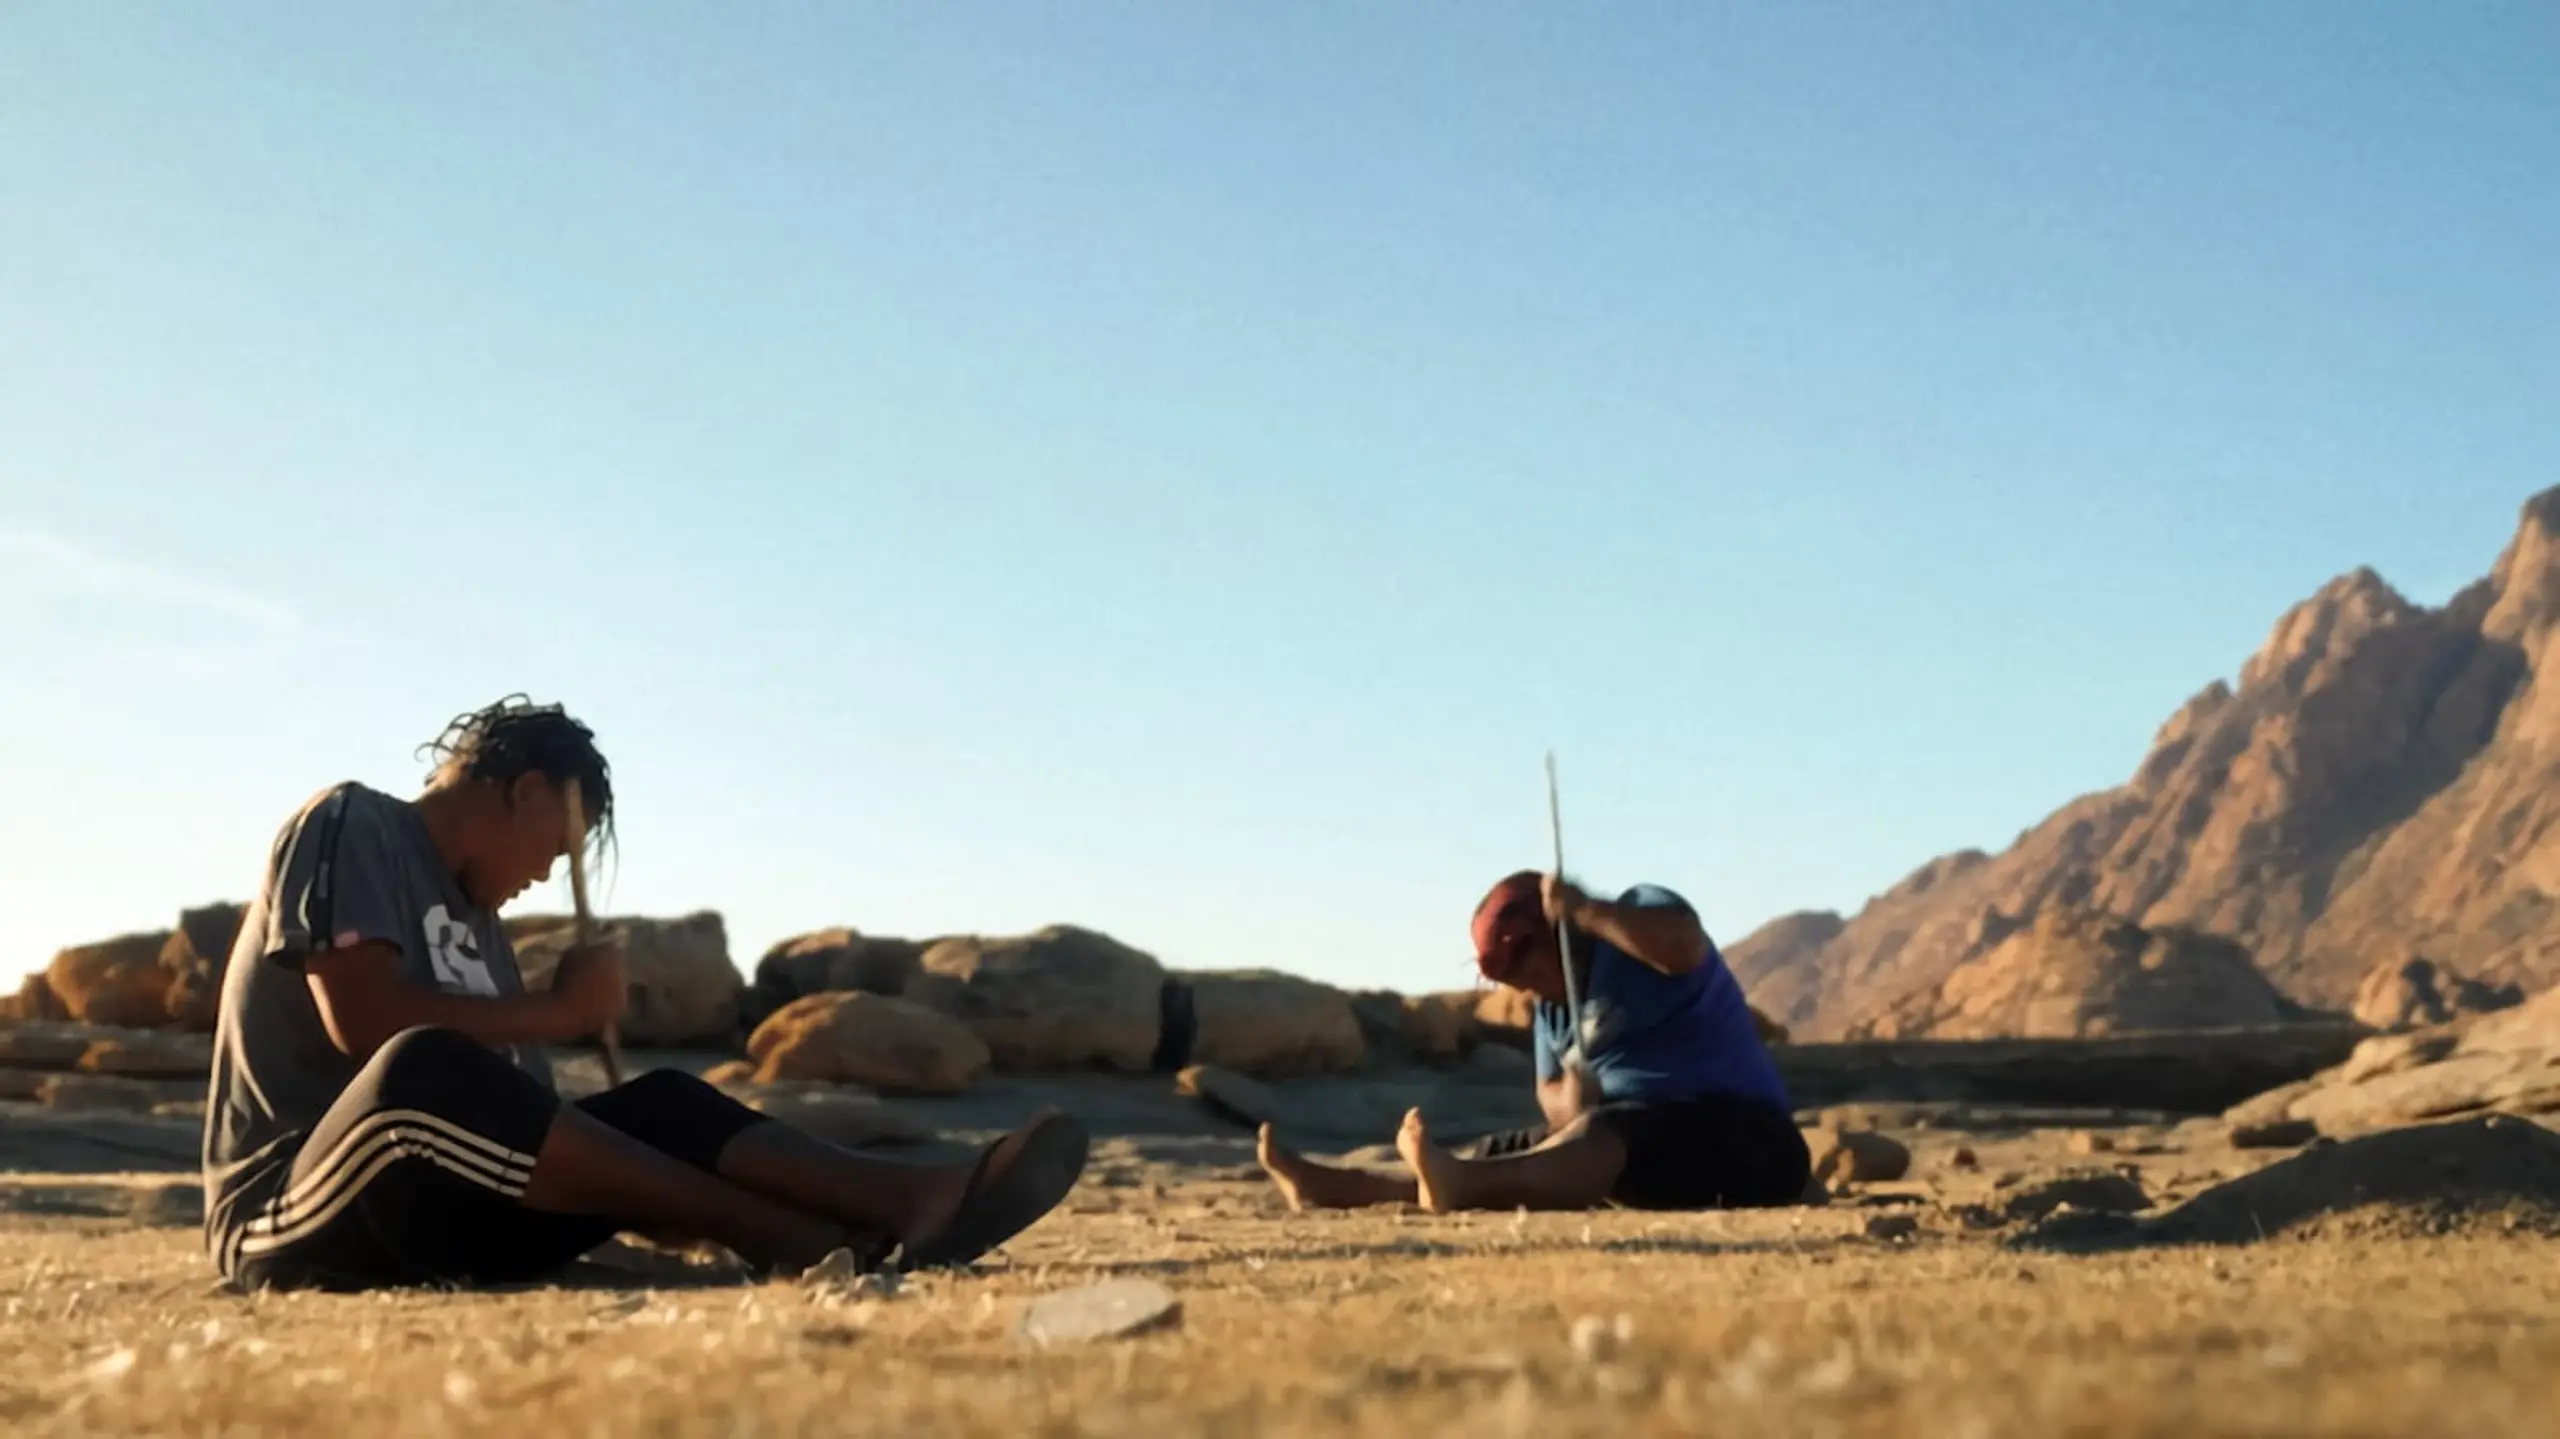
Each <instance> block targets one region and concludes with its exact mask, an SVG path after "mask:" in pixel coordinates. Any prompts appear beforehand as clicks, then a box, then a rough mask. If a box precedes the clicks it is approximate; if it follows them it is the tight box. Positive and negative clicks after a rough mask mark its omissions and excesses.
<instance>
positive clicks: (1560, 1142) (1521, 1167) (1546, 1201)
mask: <svg viewBox="0 0 2560 1439" xmlns="http://www.w3.org/2000/svg"><path fill="white" fill-rule="evenodd" d="M1396 1152H1397V1153H1398V1154H1401V1155H1403V1156H1404V1162H1405V1163H1406V1164H1407V1165H1408V1166H1409V1167H1411V1168H1412V1170H1413V1177H1414V1186H1415V1189H1416V1191H1417V1193H1418V1195H1419V1201H1420V1203H1421V1205H1422V1207H1423V1208H1425V1209H1427V1210H1430V1211H1431V1212H1432V1213H1434V1214H1447V1213H1449V1212H1451V1211H1453V1210H1459V1209H1591V1208H1595V1207H1597V1206H1599V1205H1601V1204H1603V1203H1605V1202H1607V1200H1608V1198H1609V1192H1610V1190H1611V1189H1613V1188H1615V1187H1616V1185H1617V1183H1618V1176H1619V1174H1620V1173H1621V1172H1622V1171H1623V1170H1624V1169H1625V1168H1626V1165H1627V1148H1626V1145H1625V1144H1624V1143H1623V1142H1622V1141H1621V1140H1620V1139H1619V1137H1618V1135H1617V1133H1616V1132H1615V1131H1614V1130H1613V1129H1611V1128H1610V1127H1609V1126H1608V1125H1606V1124H1601V1123H1597V1122H1595V1116H1593V1115H1589V1114H1585V1115H1583V1116H1581V1117H1580V1118H1578V1119H1576V1120H1574V1121H1573V1122H1572V1123H1571V1124H1567V1125H1564V1126H1561V1127H1559V1128H1556V1129H1553V1130H1550V1131H1548V1132H1547V1134H1546V1136H1545V1137H1544V1138H1543V1139H1541V1140H1540V1141H1539V1142H1538V1144H1537V1145H1536V1146H1535V1147H1533V1148H1530V1149H1526V1150H1522V1151H1520V1152H1517V1153H1511V1154H1503V1155H1499V1156H1496V1157H1493V1158H1487V1159H1462V1158H1460V1157H1459V1156H1457V1155H1456V1154H1453V1153H1451V1152H1450V1151H1448V1150H1446V1149H1443V1148H1441V1147H1440V1146H1438V1145H1436V1144H1433V1143H1432V1142H1431V1133H1430V1130H1429V1128H1428V1127H1427V1126H1425V1125H1424V1123H1423V1121H1422V1111H1421V1110H1419V1109H1415V1110H1408V1111H1407V1112H1406V1114H1405V1117H1404V1127H1403V1128H1402V1129H1401V1130H1399V1131H1397V1133H1396Z"/></svg>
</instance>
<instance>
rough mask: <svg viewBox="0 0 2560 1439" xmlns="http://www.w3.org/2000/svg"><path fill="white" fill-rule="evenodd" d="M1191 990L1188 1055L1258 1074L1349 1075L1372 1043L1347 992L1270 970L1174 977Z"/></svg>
mask: <svg viewBox="0 0 2560 1439" xmlns="http://www.w3.org/2000/svg"><path fill="white" fill-rule="evenodd" d="M1177 978H1178V979H1180V980H1181V981H1182V982H1183V983H1184V984H1185V985H1187V986H1189V988H1190V990H1191V1013H1192V1023H1193V1031H1192V1041H1191V1055H1190V1057H1191V1058H1192V1059H1193V1060H1194V1061H1195V1062H1197V1063H1200V1064H1207V1065H1213V1066H1216V1067H1219V1068H1223V1069H1230V1070H1234V1071H1236V1072H1237V1073H1239V1074H1249V1075H1254V1076H1256V1077H1259V1078H1263V1079H1286V1078H1295V1077H1298V1076H1302V1075H1313V1074H1349V1073H1351V1072H1352V1071H1354V1070H1357V1069H1359V1068H1360V1067H1361V1065H1362V1064H1363V1063H1364V1062H1365V1061H1366V1060H1367V1058H1368V1053H1369V1046H1368V1043H1367V1041H1366V1039H1365V1038H1364V1037H1363V1036H1362V1034H1361V1029H1360V1017H1359V1015H1358V1014H1357V1013H1355V1012H1354V1011H1353V1009H1352V1007H1351V996H1350V995H1348V994H1345V993H1343V992H1342V991H1341V990H1338V989H1335V988H1333V987H1332V986H1331V985H1326V984H1318V983H1317V982H1315V981H1314V980H1311V979H1301V978H1299V977H1298V976H1296V975H1294V974H1281V973H1278V972H1276V971H1272V970H1251V971H1244V972H1239V973H1233V974H1215V973H1190V974H1182V975H1179V976H1177Z"/></svg>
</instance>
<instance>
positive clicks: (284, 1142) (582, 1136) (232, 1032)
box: [204, 696, 1089, 1289]
mask: <svg viewBox="0 0 2560 1439" xmlns="http://www.w3.org/2000/svg"><path fill="white" fill-rule="evenodd" d="M428 748H429V749H430V750H431V751H433V753H434V754H435V757H436V758H437V760H438V761H439V763H438V764H437V765H436V767H435V769H434V772H433V774H432V775H431V776H430V778H429V780H428V783H427V786H426V788H425V790H424V792H423V793H421V794H420V795H419V796H418V797H417V798H416V799H413V800H402V799H399V798H395V797H393V796H391V795H387V794H384V793H382V792H380V791H378V790H374V789H370V788H367V787H366V786H364V785H362V784H357V783H352V782H350V783H343V784H339V785H335V786H333V787H331V788H329V789H327V790H324V791H322V792H321V793H320V794H318V795H316V796H314V797H313V798H312V799H311V800H310V801H308V802H306V803H305V804H304V805H303V806H302V808H301V809H300V810H299V811H298V812H297V813H295V814H294V815H293V816H292V817H291V818H290V819H289V820H288V821H287V822H286V823H285V824H284V826H283V827H282V829H281V830H280V831H279V832H278V834H277V836H276V838H275V841H274V844H273V847H272V848H271V850H270V851H269V854H268V858H267V870H266V875H265V878H264V879H263V880H262V882H261V883H260V885H259V889H258V893H257V897H256V899H255V901H254V902H253V903H252V904H251V905H250V906H249V909H248V913H247V916H246V918H245V920H244V922H243V923H242V925H241V929H240V937H239V939H238V941H237V942H236V943H235V944H234V945H233V947H232V951H231V957H230V963H229V966H228V969H227V972H226V974H225V975H224V978H223V983H222V998H221V1009H220V1014H219V1018H218V1020H217V1023H216V1029H215V1035H214V1055H215V1058H214V1067H213V1076H212V1080H211V1083H210V1087H209V1090H208V1096H207V1104H206V1112H205V1131H204V1188H205V1239H206V1244H207V1246H208V1248H209V1249H210V1250H211V1252H212V1255H213V1258H214V1261H215V1265H216V1267H217V1268H218V1269H219V1270H220V1272H221V1273H222V1275H223V1277H224V1278H225V1279H227V1280H229V1281H230V1282H231V1283H232V1284H233V1285H234V1286H236V1287H239V1288H243V1289H298V1288H320V1289H365V1288H375V1287H389V1286H412V1285H437V1286H465V1287H468V1286H478V1285H489V1284H512V1283H525V1282H532V1281H536V1280H541V1279H544V1278H547V1277H551V1276H554V1275H557V1274H558V1273H560V1272H561V1271H563V1270H565V1269H566V1268H568V1267H569V1266H570V1265H571V1264H572V1263H573V1262H575V1261H576V1260H577V1259H578V1258H579V1257H580V1256H581V1255H583V1254H585V1253H587V1252H588V1251H590V1250H593V1249H595V1248H597V1247H598V1246H600V1245H602V1244H603V1243H605V1242H606V1241H607V1240H609V1239H611V1238H613V1237H614V1236H615V1235H616V1234H618V1233H623V1232H633V1233H638V1234H642V1235H646V1236H650V1237H653V1238H659V1239H664V1240H668V1241H671V1242H697V1241H703V1240H708V1241H712V1242H716V1243H719V1244H722V1245H725V1246H727V1247H728V1248H729V1249H730V1250H731V1251H733V1252H734V1253H736V1254H737V1255H738V1256H739V1257H740V1258H742V1259H744V1260H746V1261H747V1262H748V1263H749V1264H750V1265H753V1266H755V1267H756V1268H758V1269H759V1270H762V1271H764V1272H768V1273H771V1272H786V1273H796V1272H798V1271H800V1270H803V1269H805V1268H807V1267H808V1266H810V1265H812V1264H814V1263H816V1262H817V1261H819V1260H821V1259H824V1258H826V1257H828V1256H829V1255H830V1254H832V1253H834V1252H835V1251H836V1250H838V1249H850V1250H852V1251H853V1252H854V1253H855V1255H856V1256H857V1258H859V1259H862V1260H863V1261H864V1262H866V1263H868V1262H878V1261H880V1260H883V1259H886V1258H888V1257H889V1256H890V1253H891V1251H892V1250H893V1249H894V1250H895V1251H896V1254H897V1256H898V1261H899V1262H900V1263H901V1264H902V1265H903V1266H904V1267H906V1268H910V1269H915V1268H930V1267H935V1266H939V1265H950V1264H965V1263H967V1262H969V1261H970V1260H972V1259H974V1258H976V1257H977V1256H979V1255H981V1254H983V1253H985V1252H986V1251H988V1250H989V1249H992V1248H994V1247H995V1246H996V1245H998V1244H1001V1243H1003V1242H1004V1241H1005V1240H1007V1239H1009V1238H1011V1237H1012V1236H1014V1235H1015V1234H1017V1233H1019V1232H1020V1231H1022V1230H1023V1229H1025V1228H1027V1227H1028V1226H1030V1225H1031V1224H1033V1223H1034V1222H1036V1221H1037V1220H1038V1219H1040V1218H1041V1217H1042V1216H1043V1215H1045V1214H1047V1213H1048V1212H1049V1211H1050V1210H1051V1209H1053V1208H1055V1207H1056V1206H1057V1204H1058V1203H1059V1202H1060V1201H1061V1200H1063V1199H1064V1198H1065V1197H1066V1195H1067V1192H1068V1191H1069V1190H1070V1189H1071V1188H1072V1187H1073V1186H1074V1184H1075V1182H1076V1180H1077V1178H1078V1177H1079V1176H1080V1175H1081V1174H1082V1172H1083V1168H1084V1164H1085V1159H1086V1154H1087V1150H1088V1148H1089V1139H1088V1136H1087V1134H1086V1131H1085V1129H1084V1127H1083V1126H1082V1125H1080V1124H1078V1123H1077V1122H1076V1121H1074V1120H1073V1119H1070V1118H1068V1117H1067V1116H1064V1115H1061V1114H1057V1113H1055V1112H1052V1111H1046V1110H1044V1111H1042V1112H1041V1113H1040V1114H1038V1115H1036V1116H1034V1117H1033V1118H1032V1119H1031V1120H1030V1121H1029V1122H1028V1123H1026V1124H1025V1125H1024V1126H1023V1127H1022V1128H1020V1129H1017V1130H1015V1131H1014V1132H1013V1133H1011V1134H1009V1135H1007V1136H1005V1137H1004V1138H1002V1139H1000V1140H998V1141H997V1142H996V1143H995V1144H993V1145H991V1146H989V1147H988V1148H987V1149H986V1150H984V1151H983V1152H982V1153H980V1154H979V1155H978V1156H977V1157H976V1158H975V1159H974V1160H973V1161H964V1162H960V1163H956V1164H925V1163H920V1162H902V1161H900V1160H898V1159H896V1158H891V1157H886V1156H879V1155H870V1154H863V1153H856V1152H853V1151H849V1150H846V1149H841V1148H838V1147H836V1146H833V1145H830V1144H827V1143H824V1142H822V1141H820V1140H817V1139H815V1138H812V1137H810V1136H809V1135H806V1134H803V1133H800V1132H799V1131H797V1130H794V1129H792V1128H790V1127H788V1126H786V1125H784V1124H781V1123H777V1122H775V1121H773V1120H771V1119H768V1118H767V1117H765V1116H764V1115H762V1114H759V1113H757V1112H756V1111H754V1110H752V1109H749V1108H747V1107H746V1106H745V1105H742V1104H740V1103H738V1102H737V1101H736V1100H734V1099H731V1098H729V1097H728V1096H727V1095H724V1094H722V1093H721V1092H720V1091H719V1090H717V1089H715V1088H713V1087H712V1086H711V1085H709V1084H707V1083H705V1082H703V1081H702V1080H700V1079H697V1078H695V1077H694V1076H692V1075H690V1074H686V1073H682V1072H679V1071H674V1070H656V1071H652V1072H649V1073H645V1074H641V1075H639V1076H637V1077H635V1078H633V1079H631V1080H630V1081H629V1082H628V1083H625V1084H622V1085H619V1086H618V1087H615V1088H613V1089H609V1090H607V1091H605V1092H603V1093H601V1094H597V1095H594V1096H592V1097H589V1098H585V1099H581V1100H578V1101H577V1102H575V1103H563V1102H562V1101H561V1099H560V1098H559V1096H558V1094H557V1092H556V1090H555V1088H554V1086H553V1083H552V1075H551V1068H550V1063H549V1061H548V1059H547V1058H545V1056H544V1053H543V1050H542V1046H544V1045H549V1044H562V1043H568V1042H572V1041H576V1040H581V1039H585V1038H589V1037H592V1036H597V1035H600V1034H602V1033H604V1032H605V1030H606V1028H607V1026H610V1025H613V1024H615V1023H616V1022H617V1021H618V1020H619V1019H620V1018H621V1016H622V1014H623V1011H624V1006H625V1004H626V999H627V991H626V984H625V980H624V973H623V956H622V954H621V951H620V949H619V948H618V947H616V946H615V945H614V944H612V943H610V942H598V943H595V944H590V945H585V946H581V947H578V948H573V949H571V950H569V951H568V952H567V953H566V954H565V955H564V956H563V957H562V958H561V961H560V965H559V969H558V971H557V974H556V975H555V977H554V979H553V981H552V985H551V988H550V989H549V990H548V991H547V992H540V993H529V992H527V991H526V989H525V986H524V982H523V978H522V976H521V975H520V974H519V972H518V970H517V965H516V956H515V951H514V949H513V948H512V947H511V946H510V944H509V943H508V939H507V935H506V932H505V930H504V929H502V928H501V927H500V925H499V922H498V917H497V911H498V910H499V908H500V907H502V906H503V905H505V904H507V903H508V902H509V901H511V900H513V899H514V898H516V896H518V895H520V894H522V893H523V892H524V891H525V890H526V889H527V888H529V887H530V886H532V885H534V884H536V883H538V882H540V881H541V880H543V879H544V878H546V877H547V876H548V875H549V873H550V872H551V869H552V865H553V862H554V861H555V860H558V859H560V858H562V857H563V856H564V855H567V854H569V853H571V850H570V848H569V846H571V845H578V846H580V847H581V848H580V852H583V851H584V849H585V847H586V845H587V835H571V834H570V833H569V824H570V818H569V808H568V804H567V799H566V795H565V793H564V789H565V786H566V785H567V783H568V782H569V781H572V780H574V781H576V783H577V785H578V789H579V794H580V799H581V802H582V806H583V807H584V808H585V809H586V811H587V812H588V813H589V814H591V815H592V816H593V825H592V827H591V830H590V833H592V834H595V835H599V836H608V837H609V835H610V833H611V830H612V826H613V823H614V807H613V789H612V783H611V779H610V776H609V774H608V772H607V769H606V765H605V762H604V757H603V756H602V755H601V754H600V753H599V752H598V751H597V749H596V747H595V743H594V737H593V734H592V733H591V732H590V731H589V730H588V728H587V727H586V726H585V725H583V724H580V723H579V722H578V721H576V720H575V719H572V718H571V717H570V716H569V715H567V714H566V713H564V712H563V711H562V710H561V709H560V708H559V707H557V706H534V705H532V704H530V703H528V702H526V701H525V700H524V699H523V697H522V696H511V697H509V698H508V699H505V700H501V701H499V702H498V703H497V704H494V705H491V706H489V707H488V708H486V709H482V710H479V711H476V712H472V713H468V714H465V715H462V716H459V717H457V718H456V719H455V720H454V722H453V723H452V724H451V725H450V726H449V727H448V728H447V729H446V731H445V732H444V734H443V736H442V737H441V738H439V739H438V740H436V741H434V742H433V743H431V744H430V745H429V746H428Z"/></svg>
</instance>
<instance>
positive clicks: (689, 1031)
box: [514, 910, 746, 1049]
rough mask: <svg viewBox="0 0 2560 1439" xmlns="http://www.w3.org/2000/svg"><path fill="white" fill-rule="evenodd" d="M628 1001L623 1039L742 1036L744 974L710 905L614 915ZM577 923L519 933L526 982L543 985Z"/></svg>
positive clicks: (658, 1042) (657, 1044)
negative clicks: (645, 915) (651, 915)
mask: <svg viewBox="0 0 2560 1439" xmlns="http://www.w3.org/2000/svg"><path fill="white" fill-rule="evenodd" d="M610 931H619V932H620V935H621V938H622V952H623V964H624V966H625V971H626V973H627V975H628V978H629V981H630V986H631V1005H630V1008H629V1009H627V1010H625V1011H624V1013H623V1017H622V1041H623V1043H625V1044H629V1045H633V1046H638V1047H649V1048H664V1049H681V1048H686V1047H688V1046H697V1045H710V1046H729V1045H734V1044H735V1043H737V1037H738V1029H739V1023H738V1013H739V1010H738V1000H739V996H740V995H741V994H742V993H743V992H744V990H745V989H746V981H745V980H744V979H743V978H741V977H740V976H739V974H738V970H737V966H735V965H733V964H731V963H730V962H729V934H728V929H727V927H726V926H725V925H724V924H722V922H721V919H720V916H719V915H718V914H716V913H713V912H711V911H708V910H705V911H702V912H700V913H696V914H689V915H686V916H684V917H682V918H679V919H640V918H629V919H616V920H614V921H612V923H611V925H610V927H609V932H610ZM576 939H577V927H576V925H575V924H574V923H561V922H558V921H551V922H547V923H542V924H540V925H539V927H536V926H535V925H533V924H530V923H529V924H527V925H526V927H525V930H524V933H523V937H522V938H521V939H516V940H514V943H515V947H516V964H517V966H518V967H519V968H520V969H521V970H522V971H523V973H524V982H525V987H526V988H528V989H544V988H547V987H549V985H550V983H551V973H552V971H553V970H555V969H557V968H558V967H559V964H560V956H561V955H562V954H564V953H566V952H567V951H568V950H569V948H570V947H571V946H572V945H573V944H574V943H575V942H576Z"/></svg>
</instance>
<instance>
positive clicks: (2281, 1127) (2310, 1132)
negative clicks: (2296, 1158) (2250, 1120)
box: [2231, 1119, 2320, 1149]
mask: <svg viewBox="0 0 2560 1439" xmlns="http://www.w3.org/2000/svg"><path fill="white" fill-rule="evenodd" d="M2319 1137H2320V1126H2319V1125H2316V1124H2314V1123H2312V1122H2311V1121H2310V1120H2308V1119H2279V1120H2275V1121H2273V1122H2271V1123H2267V1124H2235V1125H2233V1126H2232V1127H2231V1147H2232V1148H2234V1149H2299V1148H2301V1147H2302V1146H2303V1145H2306V1144H2309V1143H2310V1142H2311V1141H2313V1140H2315V1139H2318V1138H2319Z"/></svg>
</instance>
